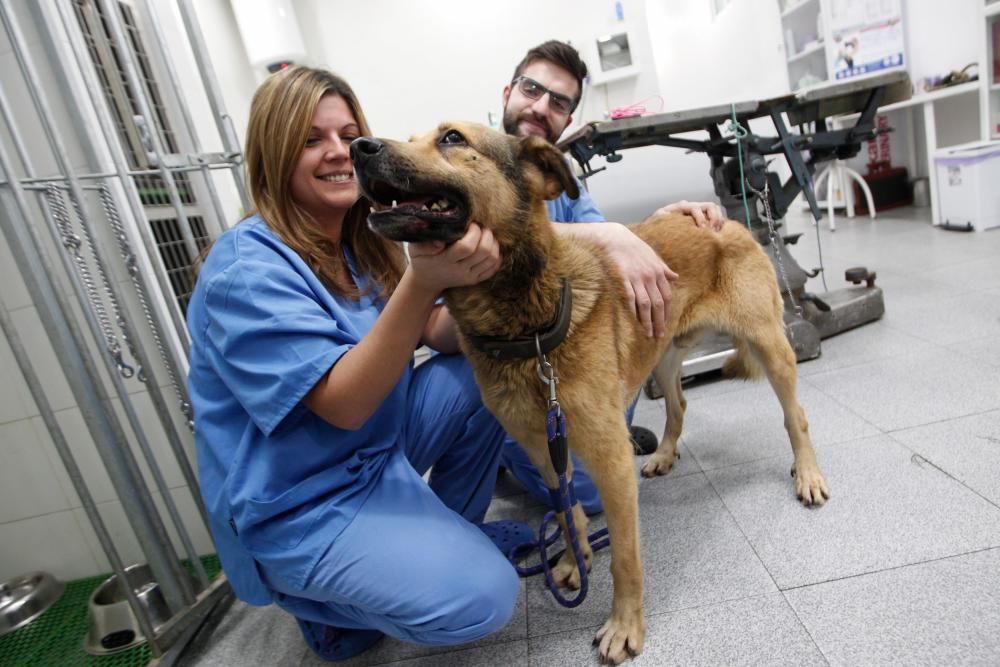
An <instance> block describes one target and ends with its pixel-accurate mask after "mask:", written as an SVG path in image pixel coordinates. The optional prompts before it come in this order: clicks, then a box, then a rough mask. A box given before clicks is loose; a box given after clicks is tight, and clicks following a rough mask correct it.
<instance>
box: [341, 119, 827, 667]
mask: <svg viewBox="0 0 1000 667" xmlns="http://www.w3.org/2000/svg"><path fill="white" fill-rule="evenodd" d="M351 155H352V157H353V159H354V165H355V169H356V170H357V173H358V178H359V181H360V183H361V186H362V189H363V190H364V192H365V194H366V195H367V196H368V198H369V199H370V200H371V201H372V202H374V204H375V208H376V209H377V210H374V211H373V212H372V214H371V215H370V216H369V218H368V223H369V226H370V227H371V228H372V229H373V230H374V231H375V232H377V233H379V234H381V235H382V236H385V237H387V238H389V239H394V240H397V241H411V242H412V241H427V240H432V239H437V240H443V241H454V240H456V239H459V238H461V237H462V236H463V234H464V233H465V231H466V228H467V225H468V222H469V221H470V220H474V221H475V222H476V223H478V224H479V225H481V226H482V227H484V228H488V229H490V230H492V232H493V234H494V236H495V238H496V240H497V242H498V244H499V246H500V250H501V256H502V265H501V268H500V270H499V271H498V272H497V274H496V275H495V276H494V277H493V278H491V279H490V280H487V281H485V282H483V283H480V284H478V285H473V286H471V287H461V288H452V289H449V290H446V291H445V293H444V299H445V302H446V304H447V305H448V309H449V310H450V311H451V314H452V315H453V316H454V318H455V320H456V321H457V323H458V328H459V331H460V333H461V335H460V340H461V345H462V350H463V351H464V352H465V354H466V356H467V357H468V358H469V361H470V363H471V364H472V368H473V370H474V372H475V377H476V381H477V382H478V384H479V387H480V389H481V391H482V396H483V400H484V402H485V404H486V406H487V407H488V408H489V409H490V410H491V411H492V412H493V414H495V415H496V417H497V418H498V419H499V420H500V422H501V423H502V424H503V426H504V428H505V429H506V430H507V432H508V433H509V434H510V435H511V436H513V437H514V438H515V439H516V440H517V441H518V442H519V443H520V444H521V445H522V446H523V447H524V448H525V450H526V451H527V452H528V455H529V456H530V457H531V460H532V461H533V462H534V464H535V465H536V466H538V468H539V469H540V470H541V471H542V474H543V476H544V477H545V480H546V483H547V484H548V485H549V486H550V487H551V488H556V487H557V486H558V484H557V478H556V476H555V473H554V472H553V469H552V465H551V462H550V461H549V456H548V447H547V437H546V429H545V418H546V408H547V403H546V399H547V396H548V391H547V388H546V386H545V385H544V384H543V383H542V382H541V381H540V380H539V377H538V375H537V374H536V364H537V360H536V359H534V358H531V359H515V360H510V361H505V360H498V359H496V358H494V357H493V356H492V355H490V354H487V353H485V352H484V351H482V350H481V349H479V348H478V347H476V346H475V345H474V344H473V342H474V340H475V339H476V338H477V337H483V336H488V337H493V338H496V337H499V338H507V339H514V338H517V337H520V336H523V335H524V334H530V333H532V332H536V331H539V330H543V329H545V327H546V326H547V325H549V324H550V323H551V321H552V320H553V317H554V315H555V313H556V311H557V307H558V304H559V301H560V291H561V286H562V284H563V281H564V280H567V279H568V281H569V283H570V285H571V290H572V313H571V319H570V323H569V331H568V333H567V335H566V337H565V339H564V340H563V342H562V343H561V344H560V345H558V347H556V348H555V349H554V350H552V351H551V352H550V353H549V354H548V355H547V356H548V360H549V361H550V362H551V363H552V364H553V366H554V367H555V370H556V373H557V375H558V378H559V383H558V397H559V402H560V404H561V406H562V409H563V411H564V413H565V415H566V424H567V437H568V441H569V446H570V448H571V449H572V450H573V451H574V452H575V453H576V454H577V455H578V456H579V457H580V459H581V460H582V461H583V463H584V465H586V467H587V470H589V471H590V473H591V475H592V476H593V478H594V482H595V483H596V484H597V488H598V490H599V491H600V494H601V499H602V501H603V503H604V509H605V512H606V515H607V522H608V531H609V533H610V536H611V553H612V556H611V574H612V577H613V580H614V599H613V603H612V609H611V615H610V617H609V619H608V621H607V622H606V623H605V624H604V626H603V627H602V628H601V629H600V630H599V631H598V633H597V641H598V642H599V649H598V650H599V653H600V658H601V660H602V661H605V662H614V663H616V664H617V663H620V662H622V661H623V660H624V659H625V658H626V657H628V655H629V654H633V655H634V654H637V653H639V652H640V651H641V650H642V646H643V640H644V638H645V632H646V624H645V619H644V618H643V611H642V595H643V571H642V565H641V563H640V559H639V521H638V517H639V511H638V485H637V480H636V478H635V474H634V468H633V463H632V456H633V449H632V445H631V444H630V442H629V430H628V425H627V424H626V422H625V410H626V407H627V406H628V405H629V403H630V401H631V400H632V399H633V398H634V397H635V395H636V392H637V391H638V390H639V388H640V386H641V385H642V383H643V381H644V380H645V379H646V377H647V376H648V375H649V374H650V373H651V372H652V373H653V374H654V377H656V380H657V382H658V384H659V385H660V387H661V388H662V389H663V390H664V392H665V397H666V404H667V428H666V432H665V433H664V435H663V440H662V443H661V444H660V447H659V449H658V451H657V452H656V453H655V454H653V455H652V456H650V457H649V459H648V460H647V461H646V462H645V465H644V466H643V468H642V473H643V474H644V475H646V476H653V475H662V474H665V473H667V472H668V471H669V470H670V468H671V466H672V465H673V463H674V460H675V458H676V456H677V440H678V438H679V436H680V433H681V426H682V423H683V417H684V408H685V400H684V398H683V396H682V395H681V384H680V372H681V362H682V361H683V359H684V355H685V353H686V352H687V351H688V350H690V348H691V346H692V345H693V344H694V343H695V342H697V340H698V338H699V337H700V336H701V335H702V334H703V333H705V332H708V331H711V330H714V329H717V330H721V331H725V332H727V333H728V334H729V335H730V337H731V338H732V339H733V340H734V341H735V345H736V348H737V351H738V356H737V357H735V358H734V359H733V360H731V361H733V362H734V363H732V364H731V365H730V366H731V368H732V369H734V370H737V371H741V372H742V373H743V374H744V375H747V376H759V375H760V374H761V371H763V373H764V374H766V376H767V378H768V380H770V382H771V385H772V387H773V388H774V391H775V393H776V394H777V396H778V400H779V401H780V402H781V407H782V410H783V411H784V415H785V428H786V429H787V431H788V435H789V438H790V439H791V443H792V452H793V454H794V463H793V466H792V474H793V475H794V477H795V490H796V493H797V495H798V496H799V498H800V499H801V500H802V501H803V502H804V503H805V504H807V505H813V504H816V505H820V504H822V503H823V502H824V500H825V499H826V498H827V497H828V495H829V494H828V491H827V487H826V481H825V480H824V479H823V475H822V473H821V472H820V470H819V467H818V465H817V464H816V457H815V454H814V452H813V447H812V443H811V441H810V439H809V430H808V424H807V422H806V417H805V414H804V412H803V411H802V408H801V407H800V406H799V404H798V401H797V399H796V373H795V355H794V353H793V352H792V349H791V346H790V345H789V343H788V341H787V339H786V338H785V332H784V325H783V320H782V302H781V296H780V294H779V292H778V286H777V282H776V278H775V273H774V270H773V268H772V266H771V263H770V261H769V260H768V258H767V256H766V255H765V253H764V251H763V250H762V249H761V247H760V245H759V244H758V243H757V241H755V240H754V238H753V237H752V235H751V234H750V233H749V232H748V231H747V230H746V229H745V228H744V227H742V226H741V225H739V224H738V223H734V222H726V223H725V224H724V225H723V227H722V230H721V231H720V232H718V233H716V232H713V231H710V230H706V229H700V228H698V227H696V226H695V225H694V223H693V222H692V221H691V219H690V218H688V217H686V216H680V215H664V216H654V217H652V218H650V219H648V220H646V221H645V222H643V223H641V224H638V225H636V226H634V227H631V229H632V230H633V231H634V232H635V233H636V234H637V235H638V236H639V237H640V238H642V239H643V240H644V241H646V242H647V243H648V244H649V245H650V246H651V247H652V248H653V249H654V250H656V251H657V252H658V253H659V254H660V256H661V257H662V258H663V259H664V261H666V263H667V264H668V265H669V266H670V267H671V268H672V269H673V270H674V271H676V272H677V274H678V275H679V276H680V277H679V278H678V279H677V280H676V282H675V283H674V284H673V286H672V290H673V296H672V302H671V305H670V310H669V315H668V320H667V336H666V337H664V338H661V339H657V338H649V337H647V336H646V335H645V333H644V331H643V329H642V327H641V326H640V325H639V322H638V319H637V318H636V317H635V315H634V313H633V310H632V307H631V304H630V302H629V299H628V297H627V295H626V292H625V288H624V285H623V282H622V279H621V276H620V274H619V273H618V270H617V269H616V268H615V266H614V265H613V264H612V263H611V261H610V260H609V258H608V256H607V254H606V253H605V252H604V251H603V250H602V249H601V248H600V247H598V246H597V245H596V244H591V243H584V242H579V241H573V242H570V241H568V240H567V239H566V238H563V237H562V236H560V235H558V234H557V233H556V231H555V229H554V227H553V226H552V224H551V223H550V222H549V218H548V215H547V212H546V207H545V200H548V199H554V198H556V197H558V196H559V194H560V193H562V192H563V191H564V190H565V191H567V192H568V193H569V194H570V196H572V197H576V196H578V188H577V184H576V181H575V179H574V178H573V176H572V174H571V172H570V170H569V168H568V166H567V164H566V162H565V160H564V159H563V156H562V155H561V154H560V153H559V151H558V150H557V149H556V148H555V147H553V146H552V145H551V144H549V143H548V142H546V141H545V140H543V139H540V138H538V137H527V138H515V137H510V136H507V135H504V134H500V133H498V132H494V131H492V130H489V129H487V128H485V127H482V126H479V125H473V124H467V123H445V124H442V125H440V126H439V127H438V128H437V129H436V130H434V131H433V132H430V133H428V134H425V135H422V136H419V137H415V138H413V139H411V140H410V141H409V142H395V141H388V140H380V139H372V138H361V139H358V140H356V141H355V142H354V143H353V144H352V146H351ZM573 509H574V519H575V523H576V529H577V532H578V534H579V536H580V542H581V546H582V548H583V556H584V560H585V561H586V563H585V566H586V567H588V568H589V567H590V563H591V560H592V556H593V553H592V551H591V550H590V547H589V545H587V542H586V528H587V519H586V516H585V515H584V513H583V511H582V510H581V508H580V506H579V504H577V505H576V506H575V507H574V508H573ZM560 520H561V519H560ZM564 528H565V526H564ZM554 573H555V576H556V581H557V582H558V583H559V584H560V585H563V586H568V587H570V588H576V587H578V586H579V585H580V577H579V572H578V571H577V567H576V562H575V559H574V557H573V554H572V550H570V549H567V550H566V552H565V553H564V555H563V557H562V559H561V561H560V562H559V564H558V565H557V567H556V568H555V570H554Z"/></svg>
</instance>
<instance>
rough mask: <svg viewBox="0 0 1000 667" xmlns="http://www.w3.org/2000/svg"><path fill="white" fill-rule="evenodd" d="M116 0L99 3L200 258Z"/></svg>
mask: <svg viewBox="0 0 1000 667" xmlns="http://www.w3.org/2000/svg"><path fill="white" fill-rule="evenodd" d="M116 1H117V0H96V2H97V4H98V5H99V6H100V7H101V10H102V11H103V12H104V18H105V20H106V25H107V27H108V28H109V29H110V30H111V39H112V40H114V42H115V45H116V46H117V47H118V57H119V59H120V63H121V65H122V66H123V67H124V69H125V76H126V78H127V79H128V84H129V87H130V89H131V91H132V101H133V102H134V103H135V104H136V105H137V106H138V108H139V115H140V116H141V117H142V119H143V123H144V124H145V126H146V129H147V133H146V142H144V143H146V150H147V151H148V152H150V153H152V154H153V158H154V159H155V162H156V164H155V165H153V166H155V167H158V168H159V176H160V178H162V179H163V182H164V184H165V185H166V189H167V193H168V194H169V197H170V205H171V206H173V207H174V213H176V215H177V221H178V223H179V224H178V227H179V229H180V231H181V237H182V239H183V241H184V245H185V246H186V247H187V250H188V252H189V253H190V254H191V257H197V256H198V253H199V252H200V250H199V248H198V244H197V243H196V242H195V240H194V237H193V236H192V235H191V223H190V222H189V221H188V217H187V214H186V213H185V212H184V207H183V206H182V205H181V198H180V195H179V194H178V192H177V184H176V183H175V182H174V175H173V173H171V171H170V170H169V169H167V166H166V165H165V164H164V163H163V156H164V154H165V153H166V151H164V150H163V146H162V145H161V143H160V134H159V132H157V130H156V126H155V122H154V118H155V117H154V116H153V112H152V105H151V104H150V102H149V98H148V97H147V95H146V87H145V86H143V85H142V81H141V80H140V78H139V68H138V66H137V65H136V62H135V57H134V56H133V54H132V49H131V48H129V45H128V43H127V42H126V41H125V31H124V29H123V28H122V21H121V17H120V16H119V15H118V8H117V7H116V6H113V5H112V2H116ZM137 120H138V119H137Z"/></svg>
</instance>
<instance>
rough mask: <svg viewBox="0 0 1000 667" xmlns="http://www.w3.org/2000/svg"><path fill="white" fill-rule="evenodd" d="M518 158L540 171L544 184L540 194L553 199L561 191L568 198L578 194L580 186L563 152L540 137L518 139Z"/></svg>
mask: <svg viewBox="0 0 1000 667" xmlns="http://www.w3.org/2000/svg"><path fill="white" fill-rule="evenodd" d="M518 158H519V159H521V160H522V161H524V162H529V163H531V164H533V165H535V166H536V167H538V170H539V171H541V172H542V178H543V179H544V186H543V190H542V196H543V197H545V199H555V198H556V197H558V196H559V195H561V194H562V193H563V192H565V193H566V194H568V195H569V197H570V199H576V198H577V197H579V196H580V187H579V186H578V185H577V183H576V179H575V178H573V172H571V171H570V170H569V164H567V162H566V160H565V158H563V154H562V153H560V152H559V149H558V148H556V147H555V146H553V145H552V144H550V143H549V142H548V141H546V140H545V139H543V138H541V137H536V136H534V135H530V136H527V137H524V138H522V139H520V140H519V146H518Z"/></svg>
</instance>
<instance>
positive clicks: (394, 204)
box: [392, 199, 396, 208]
mask: <svg viewBox="0 0 1000 667" xmlns="http://www.w3.org/2000/svg"><path fill="white" fill-rule="evenodd" d="M392 207H393V208H396V200H395V199H393V200H392Z"/></svg>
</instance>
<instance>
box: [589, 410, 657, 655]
mask: <svg viewBox="0 0 1000 667" xmlns="http://www.w3.org/2000/svg"><path fill="white" fill-rule="evenodd" d="M608 421H614V422H616V426H615V428H613V430H610V431H608V430H605V432H601V429H600V428H599V427H598V426H597V424H594V426H595V428H593V429H588V430H587V431H586V432H587V433H589V434H591V435H590V436H589V437H588V442H589V443H590V446H584V447H581V448H579V449H578V450H577V454H578V455H579V456H580V457H581V458H582V459H583V464H584V465H585V466H586V468H587V470H588V471H589V472H590V474H591V476H592V477H593V478H594V483H595V484H596V485H597V490H598V491H599V492H600V494H601V501H602V502H603V503H604V512H605V515H606V516H607V520H608V535H609V537H610V539H611V577H612V580H613V582H614V586H615V591H614V598H613V602H612V605H611V616H610V617H609V618H608V620H607V622H605V624H604V625H603V626H602V627H601V629H600V630H598V632H597V636H596V638H595V641H597V642H598V644H599V646H598V652H599V654H600V658H601V661H602V662H606V663H614V664H616V665H617V664H619V663H621V662H623V661H624V660H625V659H626V658H628V657H629V656H634V655H638V654H639V653H640V652H641V651H642V646H643V643H644V642H645V639H646V619H645V618H644V617H643V614H642V595H643V572H642V562H641V560H640V557H639V486H638V483H637V481H636V477H635V470H634V468H633V463H632V446H631V444H630V443H629V440H628V429H627V427H626V425H625V420H624V418H623V415H622V414H621V413H618V414H616V415H612V416H609V418H608ZM618 422H620V423H618Z"/></svg>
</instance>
